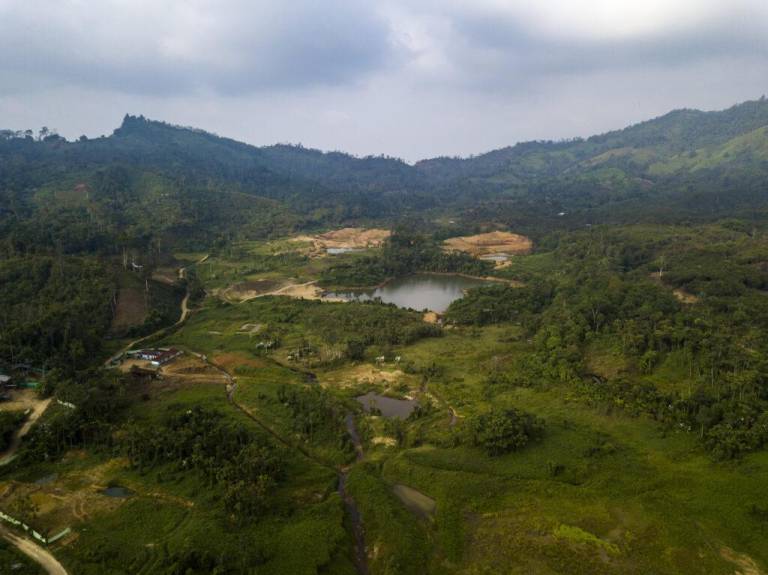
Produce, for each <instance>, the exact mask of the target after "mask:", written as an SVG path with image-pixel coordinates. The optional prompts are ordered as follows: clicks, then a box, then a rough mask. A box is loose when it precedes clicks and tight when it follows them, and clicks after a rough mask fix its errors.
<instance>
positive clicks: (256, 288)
mask: <svg viewBox="0 0 768 575" xmlns="http://www.w3.org/2000/svg"><path fill="white" fill-rule="evenodd" d="M284 285H285V284H284V283H282V282H280V281H278V280H268V279H263V280H248V281H244V282H241V283H238V284H235V285H232V286H229V287H228V288H226V289H225V290H223V291H222V292H221V295H222V296H224V299H232V300H236V301H242V300H247V299H253V298H255V297H259V296H262V295H267V294H270V293H273V292H274V291H276V290H278V289H280V288H281V287H283V286H284Z"/></svg>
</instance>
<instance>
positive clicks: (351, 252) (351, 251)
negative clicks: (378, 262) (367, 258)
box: [325, 248, 363, 256]
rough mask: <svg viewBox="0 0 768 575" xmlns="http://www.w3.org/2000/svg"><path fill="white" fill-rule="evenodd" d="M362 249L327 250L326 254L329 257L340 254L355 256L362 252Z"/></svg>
mask: <svg viewBox="0 0 768 575" xmlns="http://www.w3.org/2000/svg"><path fill="white" fill-rule="evenodd" d="M362 251H363V250H362V249H361V248H325V253H327V254H328V255H329V256H338V255H340V254H354V253H357V252H362Z"/></svg>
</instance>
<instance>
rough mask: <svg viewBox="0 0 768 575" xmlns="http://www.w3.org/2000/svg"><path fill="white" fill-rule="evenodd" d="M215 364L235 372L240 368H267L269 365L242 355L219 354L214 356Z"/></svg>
mask: <svg viewBox="0 0 768 575" xmlns="http://www.w3.org/2000/svg"><path fill="white" fill-rule="evenodd" d="M213 362H214V363H215V364H216V365H219V366H221V367H222V368H223V369H224V370H226V371H229V372H233V371H234V370H235V368H236V367H238V366H242V365H245V366H248V367H266V365H267V363H266V362H265V361H263V360H261V359H258V358H254V357H248V356H246V355H244V354H242V353H235V352H230V353H218V354H216V355H214V356H213Z"/></svg>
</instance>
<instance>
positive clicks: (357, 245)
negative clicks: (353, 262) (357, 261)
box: [292, 228, 392, 257]
mask: <svg viewBox="0 0 768 575" xmlns="http://www.w3.org/2000/svg"><path fill="white" fill-rule="evenodd" d="M391 234H392V232H390V231H389V230H383V229H377V228H370V229H367V228H342V229H340V230H333V231H330V232H326V233H324V234H317V235H312V236H309V235H303V236H297V237H295V238H292V241H294V242H304V243H309V244H310V245H311V246H312V249H311V252H310V255H312V256H315V257H317V256H324V255H326V253H327V250H329V249H332V250H333V249H337V250H338V249H342V250H344V249H348V250H355V249H365V248H378V247H380V246H381V245H382V244H383V243H384V241H385V240H386V239H387V238H388V237H389V236H390V235H391Z"/></svg>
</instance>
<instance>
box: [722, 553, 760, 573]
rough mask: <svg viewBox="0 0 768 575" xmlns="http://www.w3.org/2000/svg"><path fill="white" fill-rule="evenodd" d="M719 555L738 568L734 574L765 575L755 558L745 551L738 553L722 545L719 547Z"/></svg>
mask: <svg viewBox="0 0 768 575" xmlns="http://www.w3.org/2000/svg"><path fill="white" fill-rule="evenodd" d="M720 556H721V557H722V558H723V559H725V560H726V561H728V562H729V563H733V564H734V565H736V566H738V568H739V569H738V571H736V573H735V575H765V572H764V571H763V570H762V569H760V567H759V566H758V564H757V563H756V562H755V560H754V559H752V558H751V557H750V556H749V555H747V554H746V553H738V552H737V551H734V550H733V549H731V548H730V547H723V548H722V549H720Z"/></svg>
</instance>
